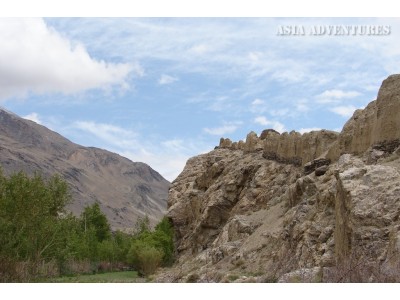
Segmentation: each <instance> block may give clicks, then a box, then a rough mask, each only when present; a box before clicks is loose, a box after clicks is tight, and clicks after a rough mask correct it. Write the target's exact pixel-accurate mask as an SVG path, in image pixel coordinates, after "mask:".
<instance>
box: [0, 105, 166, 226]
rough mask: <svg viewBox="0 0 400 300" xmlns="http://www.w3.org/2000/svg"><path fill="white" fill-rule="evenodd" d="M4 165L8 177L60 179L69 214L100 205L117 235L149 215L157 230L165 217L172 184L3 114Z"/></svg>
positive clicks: (0, 151)
mask: <svg viewBox="0 0 400 300" xmlns="http://www.w3.org/2000/svg"><path fill="white" fill-rule="evenodd" d="M0 165H1V167H2V168H3V171H4V172H5V173H6V174H11V173H14V172H18V171H21V170H22V171H24V172H26V173H28V174H33V173H34V172H40V173H42V174H43V175H44V176H51V175H53V174H59V175H61V176H62V177H63V178H64V179H65V180H66V181H67V182H68V184H69V187H70V191H71V194H72V198H73V203H72V204H70V205H69V206H68V207H67V209H68V210H70V211H72V212H73V213H75V214H80V213H81V211H82V210H83V208H84V207H85V206H86V205H89V204H92V203H94V202H98V203H99V204H100V207H101V209H102V211H103V212H104V213H105V214H106V216H107V218H108V220H109V222H110V224H111V226H112V227H113V228H114V229H127V228H130V227H133V226H134V224H135V222H136V220H137V219H138V217H144V216H145V215H147V216H149V219H150V221H151V223H152V224H155V223H156V222H158V220H160V219H161V218H162V216H163V215H164V214H165V212H166V208H167V195H168V188H169V182H168V181H167V180H165V179H164V178H163V177H162V176H161V175H160V174H159V173H157V172H156V171H154V170H153V169H152V168H150V167H149V166H148V165H146V164H144V163H140V162H132V161H130V160H129V159H127V158H124V157H122V156H120V155H118V154H115V153H111V152H109V151H106V150H102V149H98V148H93V147H83V146H80V145H77V144H74V143H72V142H71V141H69V140H67V139H66V138H64V137H62V136H61V135H59V134H58V133H56V132H53V131H51V130H49V129H48V128H46V127H44V126H42V125H39V124H36V123H35V122H33V121H29V120H25V119H23V118H20V117H19V116H17V115H15V114H13V113H11V112H8V111H6V110H5V109H0Z"/></svg>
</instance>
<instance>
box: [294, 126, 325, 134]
mask: <svg viewBox="0 0 400 300" xmlns="http://www.w3.org/2000/svg"><path fill="white" fill-rule="evenodd" d="M318 130H321V128H319V127H310V128H301V129H300V130H299V132H300V133H301V134H303V133H306V132H311V131H318Z"/></svg>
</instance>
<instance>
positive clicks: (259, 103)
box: [251, 98, 265, 106]
mask: <svg viewBox="0 0 400 300" xmlns="http://www.w3.org/2000/svg"><path fill="white" fill-rule="evenodd" d="M264 104H265V101H264V100H261V99H258V98H257V99H255V100H254V101H253V102H251V105H254V106H258V105H264Z"/></svg>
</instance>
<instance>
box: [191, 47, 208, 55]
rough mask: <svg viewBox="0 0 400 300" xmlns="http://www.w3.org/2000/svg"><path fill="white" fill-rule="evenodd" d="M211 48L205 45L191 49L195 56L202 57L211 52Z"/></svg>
mask: <svg viewBox="0 0 400 300" xmlns="http://www.w3.org/2000/svg"><path fill="white" fill-rule="evenodd" d="M210 50H211V48H210V47H209V46H207V45H205V44H200V45H196V46H193V47H191V48H190V52H193V53H194V54H198V55H202V54H205V53H207V52H209V51H210Z"/></svg>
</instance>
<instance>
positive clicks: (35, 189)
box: [0, 169, 71, 273]
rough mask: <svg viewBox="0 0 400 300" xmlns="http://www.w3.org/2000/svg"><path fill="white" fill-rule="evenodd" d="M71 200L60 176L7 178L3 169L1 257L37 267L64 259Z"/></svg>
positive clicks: (0, 204)
mask: <svg viewBox="0 0 400 300" xmlns="http://www.w3.org/2000/svg"><path fill="white" fill-rule="evenodd" d="M70 199H71V198H70V195H69V193H68V188H67V184H66V183H65V181H63V180H62V179H61V178H60V177H59V176H57V175H55V176H53V177H51V178H50V179H48V180H45V179H44V178H43V177H42V176H41V175H39V174H35V175H34V176H33V177H29V176H27V175H26V174H24V173H22V172H19V173H16V174H13V175H11V176H10V177H6V176H4V174H3V172H2V170H1V169H0V257H3V259H6V260H8V261H14V262H18V261H30V262H32V263H33V264H34V265H38V263H39V262H41V261H42V260H50V259H53V258H55V257H60V255H62V253H61V252H60V249H62V244H63V242H64V238H63V235H62V234H61V233H62V231H63V229H64V226H63V223H62V222H61V220H62V219H63V216H64V213H65V211H64V207H65V205H66V204H67V203H69V201H70ZM0 268H1V266H0ZM1 272H2V271H1V270H0V273H1ZM33 272H35V267H33Z"/></svg>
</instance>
